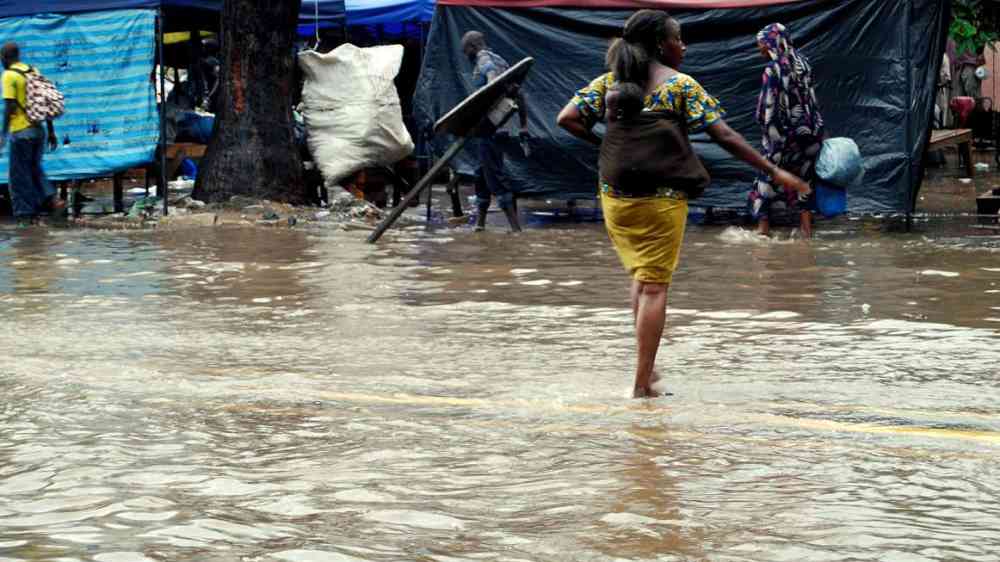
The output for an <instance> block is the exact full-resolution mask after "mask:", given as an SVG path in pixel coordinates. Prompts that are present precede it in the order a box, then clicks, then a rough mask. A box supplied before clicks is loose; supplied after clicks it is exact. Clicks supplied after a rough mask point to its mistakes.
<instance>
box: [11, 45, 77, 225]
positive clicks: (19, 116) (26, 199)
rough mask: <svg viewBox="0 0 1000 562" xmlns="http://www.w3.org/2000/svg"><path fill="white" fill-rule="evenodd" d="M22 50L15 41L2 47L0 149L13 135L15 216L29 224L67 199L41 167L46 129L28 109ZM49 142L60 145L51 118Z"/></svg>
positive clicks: (61, 206) (12, 164)
mask: <svg viewBox="0 0 1000 562" xmlns="http://www.w3.org/2000/svg"><path fill="white" fill-rule="evenodd" d="M20 58H21V53H20V49H18V46H17V44H16V43H7V44H5V45H4V46H3V48H2V49H0V59H2V60H3V67H4V69H5V70H4V72H3V79H2V80H3V98H4V102H5V105H6V111H5V112H4V119H3V134H2V135H0V150H2V149H3V147H4V145H5V144H6V142H7V135H8V134H9V135H10V181H9V183H8V186H9V187H10V198H11V202H12V203H13V207H14V216H15V217H17V220H18V224H19V225H21V226H26V225H27V224H30V222H31V221H32V220H34V219H35V218H37V217H38V215H39V214H40V213H41V212H42V211H43V210H44V209H45V208H46V207H49V208H50V209H51V210H59V209H62V208H63V207H65V206H66V203H65V202H64V201H63V200H61V199H59V198H58V197H56V190H55V188H53V187H52V184H51V183H50V182H49V180H48V178H46V177H45V172H44V171H43V170H42V155H43V154H44V152H45V141H46V136H45V131H43V130H42V127H41V125H40V124H39V123H32V122H31V120H30V119H28V114H27V112H26V111H25V108H26V107H27V86H28V79H27V78H26V76H25V74H27V73H28V72H30V71H31V67H30V66H28V65H26V64H24V63H23V62H21V60H20ZM46 128H47V129H48V145H49V148H50V149H51V150H53V151H54V150H55V149H56V148H58V146H59V143H58V140H57V139H56V131H55V128H54V127H53V125H52V121H51V120H49V121H46Z"/></svg>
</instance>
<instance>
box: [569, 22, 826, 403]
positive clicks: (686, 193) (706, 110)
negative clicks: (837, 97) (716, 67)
mask: <svg viewBox="0 0 1000 562" xmlns="http://www.w3.org/2000/svg"><path fill="white" fill-rule="evenodd" d="M686 50H687V47H686V46H685V45H684V42H683V40H682V39H681V25H680V23H679V22H678V21H677V20H675V19H673V18H671V17H670V16H669V14H667V13H666V12H663V11H659V10H640V11H638V12H636V13H635V14H634V15H632V17H630V18H629V19H628V21H627V22H625V27H624V30H623V37H622V38H621V39H617V40H615V42H614V43H613V44H612V45H611V47H610V48H609V49H608V53H607V63H608V66H609V68H610V69H611V72H609V73H607V74H604V75H602V76H600V77H598V78H597V79H595V80H594V81H593V82H591V83H590V85H589V86H587V87H585V88H583V89H582V90H580V91H579V92H577V94H576V96H575V97H573V99H572V100H570V102H569V103H568V104H567V105H566V107H564V108H563V110H562V112H560V114H559V119H558V122H559V125H560V126H561V127H563V128H564V129H566V130H567V131H569V132H570V133H572V134H573V135H575V136H577V137H579V138H581V139H584V140H586V141H589V142H592V143H594V144H598V145H600V146H601V156H600V193H601V204H602V207H603V211H604V223H605V226H606V227H607V231H608V235H609V237H610V238H611V242H612V243H613V244H614V246H615V249H616V250H617V251H618V255H619V257H620V258H621V261H622V263H623V265H624V266H625V268H626V269H627V270H628V271H629V273H630V274H631V276H632V289H631V300H632V314H633V318H634V321H635V331H636V340H637V346H638V362H637V365H636V374H635V386H634V390H633V395H634V396H635V397H637V398H639V397H653V396H658V395H659V394H658V393H657V392H656V391H654V390H653V384H654V383H655V382H656V380H658V378H659V377H658V375H656V374H655V373H654V364H655V362H656V353H657V350H658V349H659V347H660V339H661V337H662V335H663V326H664V324H665V322H666V307H667V288H668V287H669V285H670V281H671V278H672V276H673V272H674V269H675V268H676V267H677V262H678V259H679V256H680V247H681V242H682V240H683V237H684V228H685V225H686V222H687V212H688V200H689V199H693V198H695V197H697V196H698V195H700V194H701V191H702V190H703V189H704V188H705V187H706V186H707V184H708V183H709V177H708V173H707V171H705V169H704V167H703V166H702V164H701V162H700V160H698V157H697V156H696V155H695V154H694V152H693V151H692V149H691V145H690V142H689V140H688V137H687V135H688V132H689V131H700V130H705V131H707V132H708V134H709V135H710V136H711V137H712V139H713V140H715V142H716V143H718V144H719V145H720V146H722V147H723V148H725V149H726V150H727V151H728V152H729V153H730V154H733V155H734V156H736V157H738V158H740V159H742V160H744V161H746V162H747V163H749V164H751V165H752V166H754V167H755V168H757V169H758V170H760V171H761V172H764V173H766V174H768V175H769V176H771V177H772V178H774V181H775V182H777V183H778V184H779V185H783V186H785V187H787V188H789V189H793V190H797V191H799V192H802V193H808V192H809V186H808V185H807V184H806V183H805V182H803V181H802V180H800V179H799V178H797V177H795V176H794V175H792V174H790V173H788V172H786V171H783V170H781V169H779V168H778V167H777V166H775V165H774V164H773V163H771V162H770V161H768V160H767V159H766V158H764V157H763V156H761V155H760V154H759V153H758V152H757V151H756V150H754V149H753V148H752V147H751V146H750V145H749V144H747V142H746V140H745V139H744V138H743V137H742V136H740V135H739V133H737V132H735V131H733V130H732V129H731V128H729V126H728V125H726V123H725V121H723V119H722V116H723V113H724V112H723V110H722V108H721V106H720V105H719V102H718V101H716V100H715V98H713V97H712V96H710V95H708V93H707V92H705V90H704V89H703V88H702V87H701V85H700V84H698V82H697V81H696V80H695V79H694V78H691V77H690V76H688V75H686V74H682V73H680V72H678V71H677V68H678V67H680V64H681V61H682V60H683V58H684V51H686ZM605 118H606V120H607V123H608V129H607V135H606V137H605V138H604V140H603V142H602V140H601V139H599V138H598V137H597V136H596V135H595V134H594V133H593V132H592V131H591V129H592V128H593V126H594V125H595V124H596V122H597V121H599V120H601V119H605Z"/></svg>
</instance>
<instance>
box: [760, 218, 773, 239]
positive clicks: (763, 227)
mask: <svg viewBox="0 0 1000 562" xmlns="http://www.w3.org/2000/svg"><path fill="white" fill-rule="evenodd" d="M770 233H771V221H770V220H769V219H766V218H762V219H760V220H759V221H757V234H760V235H761V236H767V235H768V234H770Z"/></svg>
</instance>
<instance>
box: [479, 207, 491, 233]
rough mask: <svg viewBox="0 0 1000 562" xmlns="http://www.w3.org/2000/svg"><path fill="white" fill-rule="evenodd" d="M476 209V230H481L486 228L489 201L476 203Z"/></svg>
mask: <svg viewBox="0 0 1000 562" xmlns="http://www.w3.org/2000/svg"><path fill="white" fill-rule="evenodd" d="M477 208H478V211H477V214H476V232H482V231H484V230H486V214H487V213H489V212H490V204H489V203H479V204H478V205H477Z"/></svg>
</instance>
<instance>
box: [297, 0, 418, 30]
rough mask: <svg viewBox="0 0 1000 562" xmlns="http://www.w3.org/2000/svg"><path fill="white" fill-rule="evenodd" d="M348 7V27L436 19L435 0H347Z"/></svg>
mask: <svg viewBox="0 0 1000 562" xmlns="http://www.w3.org/2000/svg"><path fill="white" fill-rule="evenodd" d="M304 7H305V6H303V8H304ZM346 7H347V24H348V25H379V24H395V23H404V22H429V21H431V19H432V18H433V17H434V0H347V1H346Z"/></svg>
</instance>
